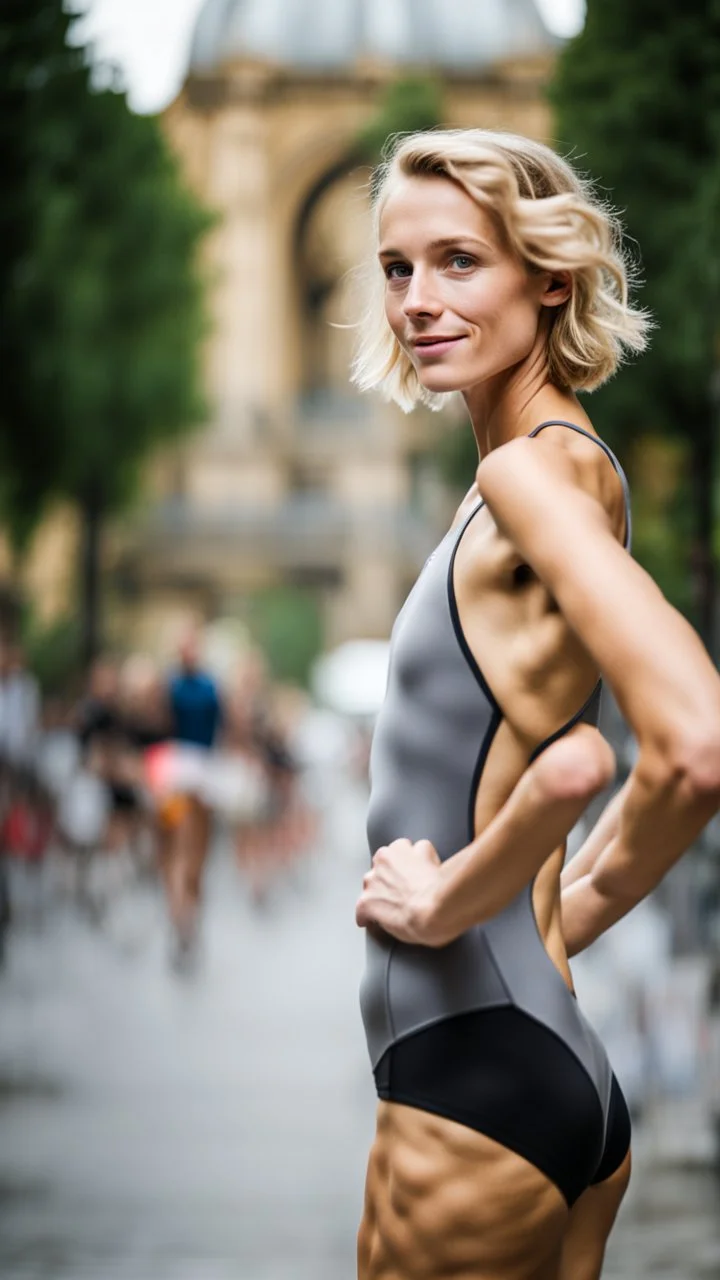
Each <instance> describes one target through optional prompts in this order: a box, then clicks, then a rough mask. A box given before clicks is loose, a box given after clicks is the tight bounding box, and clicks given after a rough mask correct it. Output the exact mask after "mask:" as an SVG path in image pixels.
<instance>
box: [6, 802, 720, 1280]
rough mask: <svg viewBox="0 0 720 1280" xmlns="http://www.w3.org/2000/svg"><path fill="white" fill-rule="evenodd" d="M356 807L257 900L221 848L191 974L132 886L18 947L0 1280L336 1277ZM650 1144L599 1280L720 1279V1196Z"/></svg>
mask: <svg viewBox="0 0 720 1280" xmlns="http://www.w3.org/2000/svg"><path fill="white" fill-rule="evenodd" d="M357 810H358V806H357V805H356V806H355V808H354V813H355V819H353V817H352V814H351V812H350V808H349V802H348V804H347V805H346V804H343V805H342V806H340V808H339V811H338V814H337V815H336V816H335V819H334V822H333V827H332V830H330V831H329V832H328V833H327V836H326V841H325V843H326V845H327V848H326V849H325V851H324V852H320V853H318V855H317V856H316V857H315V859H314V860H313V861H312V862H311V863H310V864H309V865H308V866H307V867H305V868H304V869H303V872H302V875H300V876H299V877H298V878H297V881H296V882H294V883H292V884H287V885H285V886H283V887H282V890H281V891H280V892H279V893H278V894H277V896H276V899H275V901H274V902H273V903H272V904H271V905H270V906H269V907H268V908H267V909H266V910H264V911H263V912H258V911H253V909H252V908H251V907H250V905H249V903H248V901H247V898H246V895H245V892H244V888H243V885H242V884H241V882H240V881H239V879H238V877H237V876H236V874H235V871H234V868H233V866H232V863H231V861H230V859H229V856H228V854H227V850H223V849H222V848H218V849H217V850H216V853H215V856H214V858H213V862H212V869H211V870H212V874H211V877H210V884H209V893H208V902H207V928H206V935H205V948H204V958H203V964H202V966H201V969H200V972H199V973H198V974H197V976H196V977H194V978H193V979H178V978H177V977H174V976H173V975H172V974H171V973H170V972H169V971H168V968H167V964H166V954H165V951H166V936H165V931H164V927H163V921H162V915H161V912H160V907H159V903H158V902H157V900H156V898H155V896H154V894H153V893H152V891H151V890H149V889H148V890H143V891H134V892H133V894H132V895H130V896H127V895H126V896H125V897H124V898H122V899H121V900H120V901H119V905H118V909H117V910H116V911H115V913H114V914H113V915H111V917H110V920H109V921H108V924H107V926H106V927H105V928H103V929H102V930H94V929H92V928H91V927H90V926H89V925H86V924H83V923H80V922H78V920H77V919H76V918H75V916H74V915H73V914H72V913H71V912H69V911H67V910H63V911H55V912H54V914H52V915H51V917H50V919H49V920H48V921H47V922H46V924H45V926H44V928H43V930H42V932H41V933H37V934H33V933H30V932H27V931H23V932H22V933H20V934H18V935H17V936H16V937H15V938H14V939H13V945H12V948H11V954H10V963H9V966H8V969H7V971H6V973H5V974H4V975H3V976H2V977H0V1019H1V1021H0V1276H1V1277H2V1280H352V1277H353V1275H354V1260H353V1259H354V1234H355V1228H356V1223H357V1219H358V1215H359V1210H360V1200H361V1192H362V1182H363V1176H364V1158H365V1153H366V1149H367V1145H368V1142H369V1139H370V1134H371V1130H372V1123H373V1093H372V1088H371V1084H370V1078H369V1071H368V1069H367V1063H366V1058H365V1047H364V1042H363V1039H362V1034H361V1029H360V1023H359V1016H358V1011H357V995H356V992H357V984H358V979H359V973H360V969H361V965H362V940H361V937H360V935H359V933H357V932H356V930H355V928H354V925H353V923H352V906H353V902H354V897H355V889H356V884H357V883H358V881H359V875H360V867H361V859H362V838H361V836H360V835H359V834H358V827H357V820H356V819H357ZM340 847H342V848H343V849H344V852H343V855H342V857H340V856H338V854H337V852H336V851H337V849H338V848H340ZM330 848H332V849H333V850H334V851H335V852H333V853H330V851H329V850H330ZM661 1145H662V1144H659V1141H658V1139H657V1133H656V1132H655V1136H654V1131H653V1130H651V1131H649V1132H646V1133H644V1134H642V1135H640V1140H639V1143H638V1150H639V1153H640V1158H639V1161H638V1169H637V1173H636V1177H635V1186H634V1189H633V1194H632V1197H631V1200H630V1204H629V1206H628V1209H627V1211H626V1213H625V1214H624V1217H623V1221H622V1223H621V1225H620V1226H619V1228H618V1229H617V1233H616V1237H615V1240H614V1243H613V1246H612V1250H611V1253H610V1256H609V1258H608V1263H607V1267H606V1273H605V1274H606V1277H607V1280H639V1277H643V1276H656V1275H662V1276H663V1280H701V1278H702V1280H709V1277H718V1276H720V1189H719V1187H718V1185H716V1183H715V1182H714V1180H713V1178H712V1177H711V1175H710V1174H709V1173H708V1172H707V1171H705V1170H702V1169H695V1170H684V1171H680V1170H678V1169H677V1168H675V1167H673V1166H668V1165H667V1164H666V1163H665V1162H664V1159H663V1152H662V1150H661Z"/></svg>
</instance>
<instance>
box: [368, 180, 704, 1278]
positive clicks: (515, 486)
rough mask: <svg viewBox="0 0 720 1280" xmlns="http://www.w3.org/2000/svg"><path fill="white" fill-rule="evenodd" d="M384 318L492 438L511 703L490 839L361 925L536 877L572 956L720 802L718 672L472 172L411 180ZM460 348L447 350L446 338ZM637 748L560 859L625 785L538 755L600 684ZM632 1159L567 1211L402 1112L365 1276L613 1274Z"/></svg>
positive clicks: (492, 627) (482, 611)
mask: <svg viewBox="0 0 720 1280" xmlns="http://www.w3.org/2000/svg"><path fill="white" fill-rule="evenodd" d="M379 256H380V262H381V264H382V266H383V269H384V271H385V274H386V314H387V318H388V321H389V323H390V326H391V328H392V329H393V332H394V333H395V336H396V338H397V340H398V342H399V343H400V344H401V346H402V347H403V349H404V350H405V351H406V352H407V353H408V355H409V356H410V358H411V359H412V360H413V363H414V365H415V367H416V369H417V371H418V374H419V377H420V380H421V382H422V383H423V385H424V386H426V387H427V388H428V389H429V390H431V391H461V392H462V394H463V396H464V399H465V402H466V405H467V408H468V411H469V415H470V419H471V422H472V429H473V432H474V435H475V439H476V442H477V445H478V454H479V465H478V469H477V474H476V477H475V483H474V484H473V485H472V486H471V488H470V490H469V492H468V494H467V496H466V498H465V499H464V501H463V503H462V504H461V507H460V509H459V510H458V513H457V516H456V520H455V522H454V523H455V524H458V523H460V522H461V521H462V520H463V519H464V517H465V515H466V514H467V513H468V512H469V510H470V509H471V508H472V507H474V506H475V505H476V504H477V502H478V499H479V498H480V497H482V498H483V499H484V501H485V504H486V505H485V507H484V508H483V510H482V511H480V512H479V514H478V515H477V516H476V517H475V519H474V520H473V521H472V522H471V524H470V525H469V526H468V529H467V531H466V534H465V536H464V537H463V540H462V542H461V544H460V548H459V551H458V554H457V557H456V562H455V570H454V581H455V592H456V597H457V603H458V610H459V614H460V622H461V625H462V628H463V631H464V634H465V637H466V639H467V641H468V644H469V646H470V648H471V650H472V652H473V654H474V656H475V658H476V660H477V661H478V664H479V665H480V667H481V669H482V671H483V673H484V675H485V677H486V679H487V681H488V684H489V685H490V688H491V689H492V690H493V693H494V695H495V697H496V698H497V700H498V702H499V704H500V706H501V708H502V712H503V719H502V722H501V724H500V727H499V729H498V732H497V734H496V736H495V738H494V740H493V743H492V747H491V749H490V753H489V756H488V759H487V762H486V766H485V769H484V772H483V776H482V780H481V784H480V788H479V791H478V794H477V796H476V802H475V839H474V841H473V842H472V843H471V844H469V845H468V846H467V847H466V848H465V849H462V850H458V851H457V853H456V854H455V856H453V857H452V858H450V859H448V860H447V861H446V862H444V863H441V862H440V859H439V857H438V855H437V853H436V851H435V849H434V848H433V846H432V845H431V844H430V842H429V841H426V840H420V841H418V842H416V843H414V844H411V842H410V841H409V840H404V839H398V840H395V841H394V842H393V843H392V844H391V845H389V846H388V847H386V848H382V849H379V850H377V851H376V853H375V856H374V858H373V864H372V870H371V871H370V872H369V873H368V875H367V876H366V877H365V880H364V884H363V891H362V894H361V897H360V899H359V901H358V904H357V911H356V916H357V922H358V924H359V925H361V926H364V927H367V928H382V929H384V930H385V931H387V932H388V933H390V934H392V935H394V936H395V937H397V938H399V939H400V940H402V941H407V942H414V943H420V944H423V945H426V946H430V947H433V946H441V945H443V944H445V943H447V942H449V941H451V940H452V939H454V938H456V937H458V936H459V935H460V934H461V933H462V932H463V931H464V930H465V929H467V928H469V927H470V926H471V925H473V924H476V923H480V922H482V921H483V920H484V919H487V918H489V917H490V916H491V915H493V914H495V913H496V912H498V911H500V910H502V908H503V907H504V906H505V905H507V903H509V902H510V901H511V899H512V898H513V897H514V896H515V895H516V894H517V893H518V892H519V890H520V889H521V888H522V886H523V885H525V884H527V883H529V882H531V881H533V880H534V892H533V902H534V906H535V913H536V917H537V922H538V927H539V929H540V933H541V935H542V937H543V940H544V942H545V946H546V948H547V951H548V953H549V955H550V956H551V958H552V959H553V961H554V963H555V964H556V966H557V968H558V969H559V971H560V972H561V973H562V975H563V976H564V978H565V980H566V981H567V983H568V985H570V986H572V979H571V975H570V969H569V965H568V956H569V955H573V954H576V953H577V952H578V951H581V950H582V949H583V948H584V947H586V946H587V945H588V944H589V943H590V942H592V941H593V940H594V939H595V938H596V937H598V936H599V934H601V933H602V932H603V931H604V930H605V929H607V928H608V927H609V925H611V924H612V923H614V922H615V921H616V920H618V919H619V918H620V917H621V916H623V915H625V914H626V913H627V912H628V911H629V910H630V909H631V908H632V907H633V906H634V905H635V904H636V903H637V902H639V901H640V899H641V898H643V897H644V896H645V895H646V894H647V893H648V892H649V891H650V890H651V889H652V888H653V887H654V886H655V885H656V884H657V883H658V881H659V880H660V879H661V878H662V876H663V875H664V874H665V872H666V871H667V870H668V868H669V867H670V866H671V865H672V864H673V863H674V862H675V861H676V860H677V858H679V857H680V856H681V854H682V853H683V852H684V850H685V849H686V848H687V847H688V845H689V844H690V843H691V842H692V841H693V839H694V838H695V837H696V836H697V835H698V834H699V832H700V831H701V830H702V828H703V827H704V826H705V824H706V823H707V822H708V821H709V819H710V818H711V817H712V815H713V814H714V813H715V812H716V811H717V809H718V807H719V806H720V680H719V679H718V676H717V673H716V671H715V669H714V667H713V665H712V663H711V662H710V659H709V658H708V656H707V654H706V652H705V650H704V648H703V646H702V644H701V643H700V641H699V639H698V638H697V636H696V635H695V633H694V632H693V631H692V629H691V628H690V627H689V625H688V624H687V623H686V622H685V621H684V619H683V618H682V617H680V615H679V614H677V613H676V612H675V611H674V610H673V609H672V608H671V606H670V605H669V604H668V603H667V602H666V601H665V600H664V598H663V597H662V595H661V593H660V592H659V591H658V589H657V587H656V586H655V585H654V583H653V582H652V580H651V579H650V578H649V577H648V576H647V575H646V574H645V573H644V571H643V570H642V569H641V568H640V567H639V566H638V565H637V564H636V563H635V562H634V561H632V559H631V558H630V557H629V556H628V555H627V553H626V552H625V551H624V549H623V545H622V542H623V538H624V521H625V514H624V502H623V493H622V487H621V484H620V481H619V479H618V477H617V475H616V473H615V471H614V469H613V468H612V466H611V464H610V462H609V460H608V459H607V457H606V456H605V455H604V454H603V452H602V451H601V450H600V449H599V448H598V447H597V445H595V444H594V443H593V442H592V441H589V440H587V439H585V438H584V437H582V436H580V435H579V434H578V433H576V432H571V431H568V430H567V429H566V428H563V427H548V428H546V429H545V430H544V431H543V432H542V433H541V434H540V435H539V436H537V437H536V438H534V439H527V438H523V437H528V435H529V433H530V431H531V430H532V429H533V428H534V427H535V426H537V425H538V424H539V423H540V422H543V421H547V420H549V419H557V418H560V419H564V420H566V421H570V422H574V423H577V424H578V425H579V426H581V427H584V428H585V429H586V430H588V431H590V432H592V431H593V428H592V425H591V423H590V421H589V419H588V417H587V415H586V414H585V412H584V410H583V408H582V407H581V405H580V404H579V402H578V400H577V399H576V397H575V396H574V395H573V394H572V393H571V392H569V391H566V390H561V389H560V388H558V387H557V386H554V385H553V383H552V381H551V380H550V377H549V374H548V365H547V335H548V331H549V326H550V317H551V314H552V309H553V308H554V307H557V306H561V305H563V303H565V302H566V300H567V298H568V295H569V290H570V287H571V282H570V280H569V278H568V277H567V276H565V275H563V273H558V274H557V275H555V276H551V275H550V273H542V272H530V271H528V269H527V268H526V266H525V265H524V264H523V263H522V262H520V261H518V260H517V259H516V258H515V257H514V256H513V255H512V254H511V253H510V252H509V251H508V250H507V249H506V248H505V247H504V244H503V242H502V241H501V240H500V239H499V237H498V234H497V231H496V228H495V226H494V224H493V222H492V220H491V219H490V218H489V217H488V215H487V214H486V213H484V212H483V210H482V209H481V208H480V207H479V206H478V205H477V204H476V203H475V202H474V201H473V200H472V199H471V198H470V197H469V196H468V195H467V194H466V193H465V192H464V191H463V190H462V189H461V188H460V187H459V186H457V185H456V184H454V183H453V182H451V181H449V180H448V179H445V178H441V177H425V176H423V177H408V178H404V179H402V180H401V182H400V184H399V185H398V186H397V187H396V188H394V189H393V192H392V193H391V194H390V195H389V197H388V198H387V201H386V203H385V205H384V207H383V211H382V217H381V223H380V245H379ZM440 338H442V339H443V340H444V339H449V341H443V342H442V343H441V342H439V341H438V342H435V343H433V341H432V340H433V339H440ZM601 673H602V676H603V677H604V678H605V679H606V681H607V682H608V684H609V685H610V686H611V688H612V690H613V692H614V694H615V696H616V698H617V700H618V702H619V705H620V707H621V709H622V711H623V713H624V715H625V716H626V718H627V720H628V722H629V723H630V725H631V727H632V729H633V731H634V733H635V736H636V738H637V742H638V758H637V763H636V766H635V768H634V770H633V773H632V775H631V777H630V779H629V780H628V782H627V784H626V785H625V786H624V787H623V789H622V791H621V792H620V793H619V795H618V796H617V797H616V798H615V800H614V801H613V803H612V805H611V806H609V807H608V809H607V810H606V812H605V813H604V814H603V816H602V817H601V819H600V821H599V823H598V824H597V826H596V827H595V829H594V831H593V832H592V833H591V835H590V837H589V838H588V840H587V841H586V843H585V845H584V846H583V848H582V850H581V851H580V853H579V854H578V855H577V856H576V857H575V858H574V859H573V861H572V862H571V863H570V865H569V867H568V868H567V869H566V870H565V872H563V871H562V867H563V861H564V853H565V839H566V836H567V833H568V832H569V830H570V829H571V827H572V826H573V825H574V824H575V822H576V820H577V818H578V817H579V816H580V814H581V813H582V811H583V809H584V808H585V807H586V805H587V803H588V801H589V800H590V798H591V797H592V796H593V795H595V794H597V792H598V791H599V790H601V789H602V788H603V787H604V786H606V785H607V783H608V782H609V781H610V780H611V778H612V775H613V772H614V761H613V758H612V753H611V751H610V748H609V747H608V745H607V743H605V742H604V740H603V739H602V738H601V736H600V734H599V733H598V732H597V731H596V730H594V729H592V728H590V727H589V726H579V727H578V728H576V729H575V730H573V731H572V733H571V734H570V735H568V736H567V737H566V738H564V739H563V740H561V741H559V742H556V743H555V744H553V745H552V746H551V747H550V748H548V749H547V750H546V751H545V752H544V753H543V754H542V755H540V756H539V757H538V758H537V760H536V761H535V762H534V763H533V764H532V765H530V766H529V767H528V760H529V757H530V755H531V753H532V751H533V749H534V747H535V746H537V745H538V744H539V743H540V742H542V741H543V740H544V739H546V738H547V737H548V736H549V735H550V734H552V733H553V732H554V731H555V730H557V729H558V728H559V727H560V726H561V725H562V724H563V723H565V722H566V721H567V720H568V719H569V718H570V717H571V716H572V715H573V714H574V713H575V712H576V711H577V710H578V708H579V707H580V706H582V704H583V703H584V701H585V700H586V698H587V697H588V695H589V694H590V693H591V691H592V689H593V687H594V685H595V683H596V682H597V679H598V677H599V675H600V674H601ZM629 1170H630V1159H629V1156H628V1157H627V1159H626V1160H625V1161H624V1162H623V1164H622V1165H621V1167H620V1168H619V1169H618V1170H617V1172H616V1173H615V1174H614V1175H613V1176H612V1177H611V1178H609V1179H608V1180H607V1181H606V1182H605V1183H602V1184H600V1185H597V1186H593V1187H590V1188H589V1189H588V1190H587V1191H586V1192H585V1193H584V1194H583V1195H582V1196H581V1197H580V1199H579V1200H578V1201H577V1202H576V1203H575V1205H574V1206H573V1208H572V1210H568V1207H567V1204H566V1202H565V1201H564V1199H563V1197H562V1195H561V1194H560V1192H559V1190H558V1189H557V1187H555V1186H554V1184H552V1183H551V1182H550V1181H549V1180H548V1179H547V1178H546V1177H545V1176H544V1175H543V1174H541V1173H540V1172H539V1171H538V1170H537V1169H536V1168H534V1166H532V1165H531V1164H529V1163H528V1162H527V1161H525V1160H524V1159H522V1158H521V1157H520V1156H518V1155H516V1154H515V1153H514V1152H511V1151H508V1150H506V1149H505V1148H503V1147H502V1146H500V1145H499V1144H498V1143H496V1142H493V1141H492V1140H490V1139H489V1138H486V1137H485V1136H484V1135H482V1134H480V1133H478V1132H476V1131H475V1130H473V1129H470V1128H465V1127H464V1126H462V1125H459V1124H456V1123H455V1122H453V1121H449V1120H446V1119H444V1118H441V1117H438V1116H434V1115H429V1114H427V1113H425V1112H423V1111H421V1110H419V1109H415V1108H410V1107H406V1106H401V1105H398V1104H394V1103H388V1102H381V1103H380V1104H379V1108H378V1126H377V1134H376V1139H375V1142H374V1145H373V1148H372V1151H371V1154H370V1161H369V1167H368V1177H367V1185H366V1200H365V1210H364V1216H363V1221H362V1223H361V1227H360V1232H359V1238H358V1260H359V1272H358V1274H359V1277H360V1280H421V1277H422V1280H450V1277H453V1280H477V1278H479V1277H482V1280H597V1278H598V1277H599V1276H600V1272H601V1267H602V1259H603V1254H604V1249H605V1243H606V1240H607V1236H608V1234H609V1231H610V1229H611V1227H612V1224H613V1221H614V1218H615V1215H616V1212H617V1209H618V1207H619V1204H620V1201H621V1199H622V1196H623V1194H624V1191H625V1188H626V1186H627V1182H628V1178H629Z"/></svg>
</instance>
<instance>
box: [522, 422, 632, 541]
mask: <svg viewBox="0 0 720 1280" xmlns="http://www.w3.org/2000/svg"><path fill="white" fill-rule="evenodd" d="M545 427H568V428H569V430H570V431H577V432H578V434H579V435H581V436H587V438H588V440H592V441H594V443H595V444H596V445H599V447H600V448H601V449H602V451H603V453H605V454H606V455H607V457H608V458H609V459H610V461H611V463H612V465H613V467H614V468H615V470H616V471H617V474H618V475H619V477H620V483H621V484H622V487H623V493H624V495H625V541H624V546H625V550H626V551H629V550H630V547H631V544H632V512H631V498H630V485H629V484H628V479H627V476H626V475H625V472H624V471H623V469H622V467H621V466H620V463H619V462H618V460H617V458H616V457H615V454H614V453H613V451H612V449H611V448H610V446H609V445H607V444H605V441H604V440H601V439H600V437H599V436H595V435H593V434H592V432H590V431H586V430H585V428H584V427H579V426H578V425H577V423H576V422H564V421H563V420H562V418H557V419H556V418H551V419H549V420H548V421H547V422H541V423H540V425H539V426H538V427H534V428H533V430H532V431H530V432H529V435H530V436H536V435H538V434H539V433H540V432H541V431H544V430H545Z"/></svg>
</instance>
